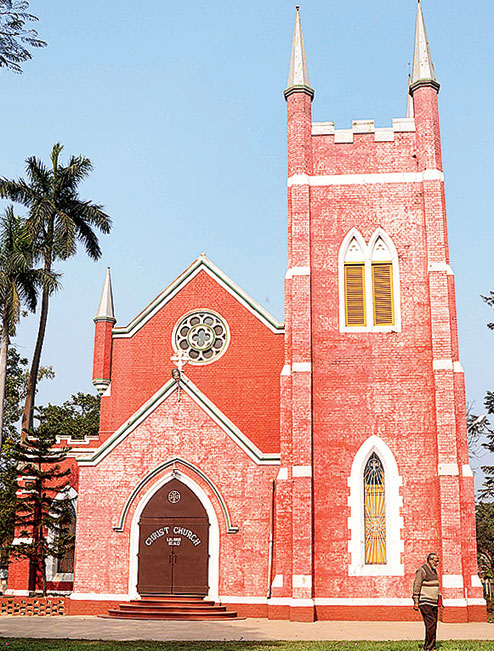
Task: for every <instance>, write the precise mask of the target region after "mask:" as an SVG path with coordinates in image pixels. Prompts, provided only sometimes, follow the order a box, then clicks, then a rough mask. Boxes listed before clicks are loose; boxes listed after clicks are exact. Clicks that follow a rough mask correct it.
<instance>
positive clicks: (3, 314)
mask: <svg viewBox="0 0 494 651" xmlns="http://www.w3.org/2000/svg"><path fill="white" fill-rule="evenodd" d="M34 257H35V256H34V251H33V246H32V242H31V238H30V237H29V233H28V230H27V227H26V223H25V221H24V220H23V219H21V218H20V217H17V216H16V215H15V214H14V210H13V208H12V206H9V207H8V208H7V209H6V210H5V213H4V216H3V217H2V219H1V220H0V323H1V328H2V335H1V345H0V451H1V449H2V428H3V408H4V395H5V379H6V372H7V354H8V349H9V344H10V338H11V337H12V336H14V335H15V331H16V326H17V324H18V323H19V320H20V317H21V309H22V307H23V306H25V307H27V308H28V309H29V310H31V311H32V312H34V311H35V310H36V302H37V297H38V289H39V288H40V287H41V285H42V284H43V283H45V282H46V283H47V285H48V286H52V285H53V283H55V282H56V281H55V279H54V278H52V277H51V276H49V275H46V274H45V273H44V271H43V270H41V269H33V261H34Z"/></svg>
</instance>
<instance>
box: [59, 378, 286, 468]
mask: <svg viewBox="0 0 494 651" xmlns="http://www.w3.org/2000/svg"><path fill="white" fill-rule="evenodd" d="M179 382H180V388H181V390H183V391H184V392H185V393H187V395H188V396H190V398H192V400H193V401H194V402H195V403H196V404H197V405H198V406H199V407H200V408H201V409H203V410H204V411H205V412H206V413H207V414H208V416H209V417H210V418H211V419H212V420H213V421H214V422H215V423H216V424H217V425H219V426H220V427H221V429H222V430H223V431H224V432H225V433H226V434H227V435H228V436H229V437H230V438H231V439H232V440H233V441H234V442H235V443H237V445H238V446H239V447H240V448H241V449H242V450H243V451H244V452H245V453H246V454H247V455H248V456H249V457H250V458H251V459H252V460H253V461H254V462H255V463H257V464H258V465H279V463H280V454H279V452H273V453H264V452H261V450H259V448H258V447H257V446H256V445H255V444H254V443H253V442H252V441H251V440H250V439H249V438H248V437H247V436H245V434H243V433H242V432H241V431H240V430H239V428H238V427H236V425H234V423H232V421H231V420H230V419H229V418H227V416H225V414H224V413H223V412H222V411H220V410H219V409H218V407H216V405H214V404H213V403H212V402H211V400H209V398H207V397H206V396H205V395H204V393H202V391H200V390H199V389H198V387H197V386H196V385H195V384H194V383H193V382H192V380H190V379H189V378H188V377H187V376H186V375H185V374H184V373H182V375H181V378H180V380H179ZM178 386H179V384H178V383H177V382H176V380H174V379H170V380H168V382H166V384H164V385H163V386H162V387H161V388H160V389H159V390H158V391H157V392H156V393H155V394H154V395H153V396H151V398H150V399H149V400H148V401H147V402H145V403H144V404H143V405H142V406H141V407H140V409H138V410H137V411H136V412H135V413H134V414H132V416H131V417H130V418H128V419H127V421H126V422H125V423H123V425H121V426H120V427H119V428H118V429H117V430H116V431H115V432H114V433H113V434H112V436H110V438H108V439H107V440H106V441H105V442H104V443H102V444H101V445H100V447H99V448H93V449H91V450H88V449H87V448H82V449H78V448H72V450H71V456H74V457H76V459H77V461H78V463H79V465H81V466H95V465H97V464H98V463H99V462H100V461H101V460H102V459H104V458H105V457H106V456H107V455H108V454H110V452H111V451H112V450H113V449H114V448H116V447H117V446H118V445H119V443H121V442H122V441H123V440H124V439H125V438H126V437H127V436H129V434H131V433H132V432H133V431H134V430H135V428H136V427H138V426H139V425H140V424H141V423H143V422H144V421H145V420H146V418H148V416H150V415H151V414H152V413H153V411H155V409H157V407H159V405H161V403H162V402H164V401H165V400H166V399H167V398H168V397H169V396H170V395H171V394H172V393H173V392H174V391H177V389H178Z"/></svg>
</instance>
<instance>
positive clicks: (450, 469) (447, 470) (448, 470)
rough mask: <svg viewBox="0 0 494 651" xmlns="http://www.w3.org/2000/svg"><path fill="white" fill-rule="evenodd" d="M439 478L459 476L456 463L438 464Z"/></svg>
mask: <svg viewBox="0 0 494 651" xmlns="http://www.w3.org/2000/svg"><path fill="white" fill-rule="evenodd" d="M437 474H438V475H440V476H449V477H457V476H458V475H459V474H460V471H459V469H458V464H457V463H440V464H439V465H438V467H437Z"/></svg>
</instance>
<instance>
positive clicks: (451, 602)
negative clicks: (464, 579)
mask: <svg viewBox="0 0 494 651" xmlns="http://www.w3.org/2000/svg"><path fill="white" fill-rule="evenodd" d="M466 605H467V600H466V599H443V606H446V607H448V606H456V607H457V608H458V607H460V608H464V607H465V606H466Z"/></svg>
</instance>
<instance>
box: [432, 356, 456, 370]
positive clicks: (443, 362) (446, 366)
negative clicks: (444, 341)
mask: <svg viewBox="0 0 494 651" xmlns="http://www.w3.org/2000/svg"><path fill="white" fill-rule="evenodd" d="M432 368H433V370H434V371H452V370H453V360H452V359H434V360H433V361H432Z"/></svg>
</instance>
